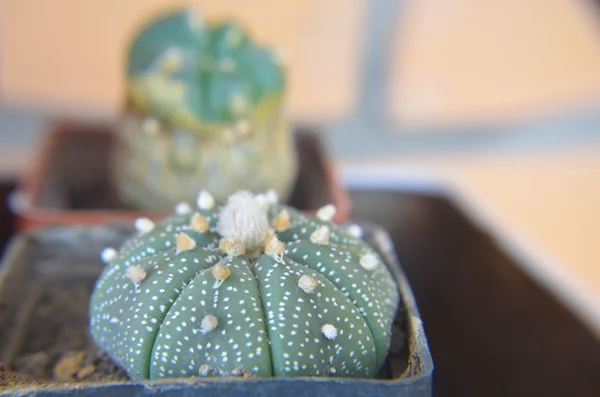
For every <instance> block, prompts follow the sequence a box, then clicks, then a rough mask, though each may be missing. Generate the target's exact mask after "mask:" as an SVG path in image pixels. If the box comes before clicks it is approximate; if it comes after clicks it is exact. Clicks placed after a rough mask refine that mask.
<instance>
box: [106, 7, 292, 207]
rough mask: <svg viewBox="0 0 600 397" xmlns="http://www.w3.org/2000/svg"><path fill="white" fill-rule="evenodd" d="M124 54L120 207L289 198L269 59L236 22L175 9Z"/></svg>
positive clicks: (286, 149) (278, 100) (278, 86)
mask: <svg viewBox="0 0 600 397" xmlns="http://www.w3.org/2000/svg"><path fill="white" fill-rule="evenodd" d="M127 55H128V57H127V74H126V87H127V95H126V109H125V114H124V115H123V118H122V121H121V122H120V123H119V131H120V134H118V143H117V146H116V154H115V161H114V167H113V174H114V178H115V180H116V186H117V188H118V192H119V194H120V195H121V196H122V198H123V200H124V201H126V202H128V203H130V204H132V205H133V206H135V207H136V208H140V209H145V210H152V211H157V210H158V211H164V210H166V209H170V208H172V207H173V205H175V204H176V203H177V202H180V201H186V200H187V201H189V200H191V199H193V197H194V196H195V195H196V194H197V192H198V191H199V190H200V189H207V190H210V191H211V192H213V195H214V196H215V198H216V199H218V200H223V199H225V198H226V197H228V196H229V195H230V194H231V193H233V192H235V191H236V190H238V189H245V190H249V191H252V192H260V191H264V190H266V189H267V188H272V189H274V190H275V191H276V192H277V194H278V195H279V196H280V197H282V198H284V199H287V198H288V196H289V194H290V193H291V189H292V186H293V182H294V176H295V173H296V170H297V168H296V153H295V150H294V145H293V139H292V136H291V131H290V126H289V122H288V120H287V117H286V113H285V99H286V78H285V68H284V65H283V63H282V61H281V58H280V57H279V56H278V55H277V53H276V52H275V51H273V50H272V49H270V48H267V47H265V46H263V45H260V44H258V43H256V42H254V41H253V39H252V38H251V37H250V35H249V34H248V32H247V31H246V29H245V28H244V27H243V26H242V25H240V23H239V22H238V21H208V20H206V19H204V17H203V16H202V15H201V13H200V12H199V11H198V10H197V9H194V8H176V9H173V10H169V11H166V12H162V13H160V14H158V15H156V16H154V17H153V18H151V19H150V20H149V21H147V22H145V23H144V24H143V25H142V27H141V28H140V29H139V30H138V31H137V32H136V34H135V35H134V36H133V39H132V41H131V45H130V46H129V48H128V52H127Z"/></svg>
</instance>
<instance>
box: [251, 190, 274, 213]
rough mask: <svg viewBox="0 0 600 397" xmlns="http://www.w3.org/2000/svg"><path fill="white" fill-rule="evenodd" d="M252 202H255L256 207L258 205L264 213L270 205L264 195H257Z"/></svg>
mask: <svg viewBox="0 0 600 397" xmlns="http://www.w3.org/2000/svg"><path fill="white" fill-rule="evenodd" d="M254 200H256V202H257V203H258V205H260V208H262V209H263V210H264V211H265V212H266V211H268V210H269V206H270V203H269V200H267V195H266V194H262V193H259V194H257V195H256V196H254Z"/></svg>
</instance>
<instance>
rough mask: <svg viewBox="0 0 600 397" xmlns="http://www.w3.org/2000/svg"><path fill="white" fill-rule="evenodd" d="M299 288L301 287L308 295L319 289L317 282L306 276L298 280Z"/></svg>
mask: <svg viewBox="0 0 600 397" xmlns="http://www.w3.org/2000/svg"><path fill="white" fill-rule="evenodd" d="M298 287H300V288H301V289H302V290H303V291H304V292H306V293H307V294H310V293H313V292H315V289H316V288H317V280H315V279H314V278H313V277H311V276H307V275H306V274H303V275H302V276H300V278H299V279H298Z"/></svg>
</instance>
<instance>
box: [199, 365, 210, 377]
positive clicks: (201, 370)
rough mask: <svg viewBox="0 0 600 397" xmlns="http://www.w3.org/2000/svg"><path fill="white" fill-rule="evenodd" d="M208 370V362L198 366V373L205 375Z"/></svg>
mask: <svg viewBox="0 0 600 397" xmlns="http://www.w3.org/2000/svg"><path fill="white" fill-rule="evenodd" d="M209 371H210V366H209V365H208V364H202V365H201V366H200V368H198V375H200V376H206V375H208V372H209Z"/></svg>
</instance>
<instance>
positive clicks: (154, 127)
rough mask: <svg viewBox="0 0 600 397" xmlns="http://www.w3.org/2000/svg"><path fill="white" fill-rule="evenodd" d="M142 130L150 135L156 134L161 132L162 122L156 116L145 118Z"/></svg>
mask: <svg viewBox="0 0 600 397" xmlns="http://www.w3.org/2000/svg"><path fill="white" fill-rule="evenodd" d="M142 132H143V133H145V134H148V135H156V134H158V133H159V132H160V123H159V122H158V120H156V119H155V118H152V117H148V118H145V119H144V121H142Z"/></svg>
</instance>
